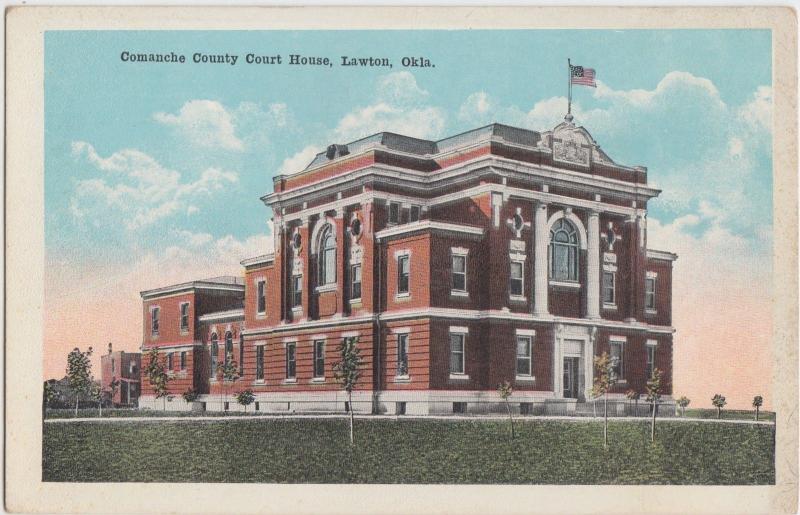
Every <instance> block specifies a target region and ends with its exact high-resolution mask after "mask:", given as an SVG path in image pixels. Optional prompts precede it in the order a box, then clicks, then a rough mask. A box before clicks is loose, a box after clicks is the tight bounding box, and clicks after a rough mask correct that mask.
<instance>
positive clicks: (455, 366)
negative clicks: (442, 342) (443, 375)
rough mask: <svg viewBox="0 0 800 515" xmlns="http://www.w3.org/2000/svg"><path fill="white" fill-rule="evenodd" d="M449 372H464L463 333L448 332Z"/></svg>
mask: <svg viewBox="0 0 800 515" xmlns="http://www.w3.org/2000/svg"><path fill="white" fill-rule="evenodd" d="M450 373H451V374H463V373H464V335H463V334H453V333H451V334H450Z"/></svg>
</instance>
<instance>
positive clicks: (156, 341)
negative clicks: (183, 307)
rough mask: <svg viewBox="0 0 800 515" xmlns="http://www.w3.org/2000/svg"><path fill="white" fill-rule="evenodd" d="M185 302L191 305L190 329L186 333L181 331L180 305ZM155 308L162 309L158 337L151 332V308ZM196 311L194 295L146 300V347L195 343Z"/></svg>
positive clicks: (143, 312) (144, 329) (144, 335)
mask: <svg viewBox="0 0 800 515" xmlns="http://www.w3.org/2000/svg"><path fill="white" fill-rule="evenodd" d="M183 302H188V303H189V329H188V330H187V331H184V332H182V331H181V330H180V317H181V312H180V304H181V303H183ZM154 306H158V307H159V308H160V314H159V330H158V336H153V334H152V332H151V330H150V329H151V325H150V324H151V318H150V313H151V308H152V307H154ZM196 310H197V306H196V305H195V294H194V293H184V294H181V295H174V296H167V297H161V298H157V299H152V300H145V301H144V302H143V306H142V314H143V316H142V320H143V324H142V326H143V328H142V334H143V341H144V344H145V346H153V345H175V344H179V343H191V342H192V341H194V323H193V321H194V319H195V316H196Z"/></svg>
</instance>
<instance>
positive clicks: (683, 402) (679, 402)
mask: <svg viewBox="0 0 800 515" xmlns="http://www.w3.org/2000/svg"><path fill="white" fill-rule="evenodd" d="M691 402H692V401H690V400H689V397H686V396H683V397H680V398H679V399H678V400H677V401H675V403H676V404H677V405H678V407H679V408H680V409H681V416H682V417H685V416H686V406H688V405H689V403H691Z"/></svg>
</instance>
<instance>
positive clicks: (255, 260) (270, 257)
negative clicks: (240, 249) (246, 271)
mask: <svg viewBox="0 0 800 515" xmlns="http://www.w3.org/2000/svg"><path fill="white" fill-rule="evenodd" d="M270 261H275V254H274V253H273V252H270V253H268V254H261V255H260V256H253V257H249V258H246V259H243V260H241V261H240V262H239V263H240V264H241V265H242V266H253V265H260V264H263V263H269V262H270Z"/></svg>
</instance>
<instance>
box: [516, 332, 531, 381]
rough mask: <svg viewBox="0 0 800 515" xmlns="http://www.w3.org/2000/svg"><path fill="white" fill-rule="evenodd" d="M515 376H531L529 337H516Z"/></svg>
mask: <svg viewBox="0 0 800 515" xmlns="http://www.w3.org/2000/svg"><path fill="white" fill-rule="evenodd" d="M517 375H518V376H529V375H531V337H530V336H517Z"/></svg>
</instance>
